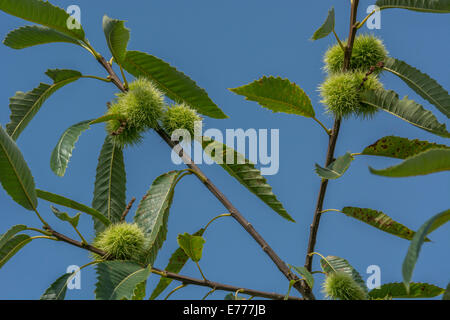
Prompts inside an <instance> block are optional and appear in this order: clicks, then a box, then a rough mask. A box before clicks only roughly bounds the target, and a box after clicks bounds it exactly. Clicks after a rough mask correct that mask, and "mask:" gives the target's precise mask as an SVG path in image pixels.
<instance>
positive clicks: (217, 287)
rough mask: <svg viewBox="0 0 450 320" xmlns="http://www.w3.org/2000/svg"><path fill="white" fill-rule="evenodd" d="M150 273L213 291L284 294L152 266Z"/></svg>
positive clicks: (267, 295)
mask: <svg viewBox="0 0 450 320" xmlns="http://www.w3.org/2000/svg"><path fill="white" fill-rule="evenodd" d="M152 273H154V274H158V275H160V276H161V277H165V278H170V279H173V280H176V281H180V282H181V283H184V284H193V285H196V286H200V287H208V288H212V289H215V291H217V290H220V291H229V292H236V291H239V292H240V293H242V294H248V295H250V296H255V297H260V298H267V299H274V300H283V299H284V295H282V294H279V293H273V292H264V291H258V290H253V289H247V288H242V287H236V286H231V285H227V284H222V283H218V282H213V281H209V280H200V279H196V278H191V277H188V276H184V275H181V274H177V273H173V272H168V271H163V270H160V269H157V268H152ZM289 300H303V299H302V298H298V297H289Z"/></svg>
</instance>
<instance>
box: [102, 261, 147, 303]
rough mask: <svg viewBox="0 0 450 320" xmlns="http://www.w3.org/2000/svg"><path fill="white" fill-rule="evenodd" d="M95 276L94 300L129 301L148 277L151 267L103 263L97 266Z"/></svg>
mask: <svg viewBox="0 0 450 320" xmlns="http://www.w3.org/2000/svg"><path fill="white" fill-rule="evenodd" d="M97 274H98V278H97V279H98V281H97V285H96V289H95V296H96V299H98V300H121V299H124V298H125V299H128V300H130V299H131V298H132V297H133V295H134V291H135V289H136V287H137V286H138V285H139V284H140V283H142V282H144V281H146V280H147V278H148V277H149V276H150V274H151V267H150V266H148V267H146V268H143V267H141V266H140V265H139V264H137V263H134V262H131V261H118V260H115V261H105V262H102V263H99V264H98V265H97Z"/></svg>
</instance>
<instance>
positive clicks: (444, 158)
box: [369, 149, 450, 178]
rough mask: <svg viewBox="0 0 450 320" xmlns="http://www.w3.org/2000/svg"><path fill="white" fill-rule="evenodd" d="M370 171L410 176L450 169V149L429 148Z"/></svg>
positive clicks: (379, 173) (386, 175)
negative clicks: (391, 164) (386, 166)
mask: <svg viewBox="0 0 450 320" xmlns="http://www.w3.org/2000/svg"><path fill="white" fill-rule="evenodd" d="M369 169H370V172H371V173H373V174H376V175H379V176H384V177H395V178H398V177H412V176H420V175H426V174H430V173H435V172H441V171H448V170H450V149H429V150H427V151H424V152H421V153H419V154H416V155H414V156H412V157H410V158H407V159H406V160H404V161H403V162H401V163H400V164H398V165H395V166H392V167H389V168H386V169H381V170H375V169H373V168H369Z"/></svg>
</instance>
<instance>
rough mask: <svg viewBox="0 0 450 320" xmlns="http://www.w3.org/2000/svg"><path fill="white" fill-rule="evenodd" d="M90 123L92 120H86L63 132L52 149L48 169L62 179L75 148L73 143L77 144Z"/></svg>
mask: <svg viewBox="0 0 450 320" xmlns="http://www.w3.org/2000/svg"><path fill="white" fill-rule="evenodd" d="M91 121H92V120H87V121H82V122H79V123H77V124H74V125H73V126H71V127H70V128H69V129H67V130H66V131H64V133H63V134H62V136H61V137H60V138H59V141H58V143H57V144H56V146H55V148H54V149H53V152H52V155H51V157H50V168H51V169H52V171H53V172H54V173H55V174H56V175H58V176H60V177H63V176H64V174H65V173H66V169H67V166H68V165H69V161H70V157H72V152H73V149H74V148H75V143H77V141H78V138H79V137H80V136H81V134H82V133H83V131H86V130H87V129H89V124H90V122H91Z"/></svg>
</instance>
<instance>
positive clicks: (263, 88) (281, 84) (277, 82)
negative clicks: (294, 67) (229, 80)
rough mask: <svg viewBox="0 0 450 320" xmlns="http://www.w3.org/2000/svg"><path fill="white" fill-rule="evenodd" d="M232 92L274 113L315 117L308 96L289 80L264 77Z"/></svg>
mask: <svg viewBox="0 0 450 320" xmlns="http://www.w3.org/2000/svg"><path fill="white" fill-rule="evenodd" d="M230 91H232V92H234V93H236V94H239V95H241V96H244V97H245V99H246V100H250V101H256V102H258V103H259V104H260V105H261V106H263V107H264V108H267V109H269V110H272V111H273V112H284V113H289V114H296V115H300V116H305V117H315V112H314V109H313V107H312V104H311V100H310V99H309V97H308V95H306V93H305V92H304V91H303V90H302V89H301V88H300V87H299V86H298V85H296V84H295V83H292V82H290V81H289V80H288V79H282V78H280V77H278V78H274V77H265V76H264V77H262V78H261V79H259V80H256V81H254V82H252V83H250V84H247V85H245V86H242V87H239V88H234V89H230Z"/></svg>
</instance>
